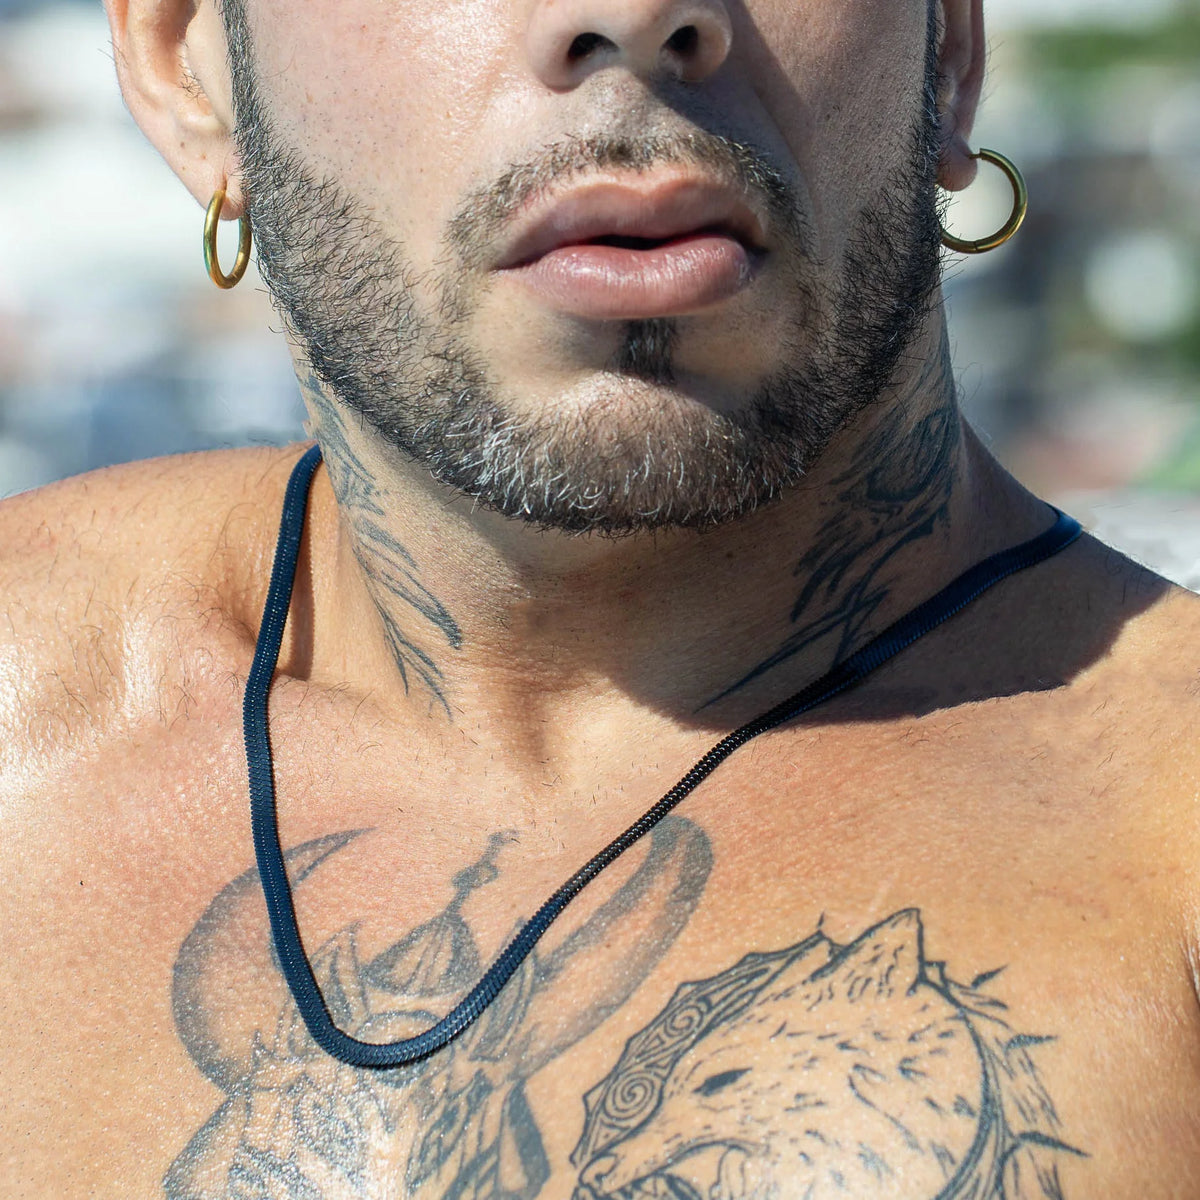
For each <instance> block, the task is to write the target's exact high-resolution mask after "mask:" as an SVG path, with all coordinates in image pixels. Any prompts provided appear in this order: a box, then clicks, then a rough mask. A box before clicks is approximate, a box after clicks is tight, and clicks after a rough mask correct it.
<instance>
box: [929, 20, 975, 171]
mask: <svg viewBox="0 0 1200 1200" xmlns="http://www.w3.org/2000/svg"><path fill="white" fill-rule="evenodd" d="M937 7H938V9H939V10H940V12H939V14H938V15H939V25H940V37H939V40H938V64H937V65H938V100H937V107H938V121H939V135H940V142H941V160H940V162H939V165H938V183H940V184H941V186H942V187H944V188H945V189H946V190H947V191H951V192H960V191H962V190H963V189H964V188H966V187H968V186H970V184H971V183H972V182H973V181H974V179H975V174H976V171H977V169H978V164H977V163H976V162H975V160H974V159H973V158H972V157H971V143H970V137H971V129H972V127H973V126H974V124H975V113H976V111H977V109H978V108H979V96H980V93H981V92H982V91H983V79H984V73H985V71H986V69H987V45H986V40H985V37H984V28H983V0H937Z"/></svg>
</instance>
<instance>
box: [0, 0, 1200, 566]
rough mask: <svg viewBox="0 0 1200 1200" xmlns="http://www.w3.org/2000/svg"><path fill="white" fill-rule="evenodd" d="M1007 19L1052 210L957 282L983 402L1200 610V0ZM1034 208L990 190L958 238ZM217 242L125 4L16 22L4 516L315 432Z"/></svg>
mask: <svg viewBox="0 0 1200 1200" xmlns="http://www.w3.org/2000/svg"><path fill="white" fill-rule="evenodd" d="M985 5H986V9H987V11H988V14H989V18H990V34H991V45H992V67H991V75H990V78H989V84H988V88H987V91H986V94H985V103H984V109H983V112H982V115H981V118H980V121H979V123H978V126H977V131H976V138H975V140H976V142H977V144H980V145H984V146H990V147H994V148H995V149H997V150H1001V151H1003V152H1004V153H1006V154H1008V155H1009V156H1010V157H1012V158H1014V159H1015V160H1016V161H1017V163H1018V164H1019V165H1020V166H1021V167H1022V169H1023V170H1024V172H1025V175H1026V178H1027V179H1028V182H1029V188H1030V193H1031V197H1032V206H1031V210H1030V215H1029V219H1028V221H1027V223H1026V226H1025V228H1024V229H1023V230H1022V232H1021V233H1020V235H1019V236H1018V237H1017V238H1016V239H1015V240H1014V241H1013V242H1012V243H1010V244H1009V245H1008V246H1006V247H1004V248H1003V249H1001V250H999V251H996V252H995V253H993V254H989V255H986V256H982V257H979V258H974V259H963V258H958V257H957V256H954V257H952V258H951V259H950V260H949V266H948V280H947V295H948V302H949V305H950V310H951V335H952V339H953V343H954V353H955V363H956V367H957V370H958V372H959V376H960V379H961V383H962V389H963V399H964V406H965V408H966V410H967V412H968V414H969V416H970V418H971V419H972V421H973V422H974V424H975V425H976V427H977V428H978V429H979V430H980V432H981V433H982V435H983V436H984V438H985V439H986V440H987V441H988V443H989V444H990V445H991V446H992V448H993V450H994V451H995V452H996V453H997V455H998V456H999V457H1000V458H1001V460H1002V461H1003V462H1005V463H1006V465H1008V467H1009V468H1010V469H1011V470H1013V471H1014V472H1015V473H1016V474H1017V476H1018V477H1020V478H1021V479H1022V480H1024V481H1025V482H1026V483H1028V484H1029V485H1030V486H1031V487H1033V488H1034V489H1035V490H1037V491H1039V492H1040V493H1041V494H1043V495H1045V496H1047V497H1048V498H1049V499H1051V500H1053V501H1055V502H1057V503H1060V504H1062V505H1064V506H1065V507H1068V508H1070V509H1071V510H1072V511H1074V512H1075V513H1076V514H1077V515H1078V516H1080V517H1081V519H1083V520H1084V521H1085V523H1086V524H1088V525H1089V526H1090V527H1092V528H1094V529H1095V530H1096V531H1097V532H1098V533H1099V534H1100V535H1101V536H1102V537H1104V538H1105V539H1106V540H1109V541H1112V542H1114V543H1116V544H1118V545H1120V546H1122V548H1124V549H1127V550H1129V551H1130V552H1131V553H1133V554H1134V555H1135V556H1136V557H1138V558H1141V559H1142V560H1143V561H1146V562H1148V563H1150V564H1151V565H1153V566H1155V567H1156V568H1158V569H1159V570H1162V571H1163V572H1164V573H1165V574H1168V575H1170V576H1171V577H1172V578H1174V579H1176V580H1177V581H1179V582H1181V583H1184V584H1186V585H1187V586H1191V587H1193V588H1196V589H1200V0H985ZM1010 200H1011V193H1010V192H1009V189H1008V185H1007V184H1006V182H1005V181H1004V178H1003V176H1002V175H1000V173H999V172H997V171H994V170H993V169H991V168H988V167H984V168H983V169H982V175H981V179H980V182H979V184H978V185H976V186H975V187H974V188H972V189H971V190H970V191H969V192H967V193H965V194H964V195H963V196H962V197H961V198H959V199H958V200H956V202H955V205H954V207H953V209H952V210H951V221H950V224H951V228H952V229H953V230H954V231H955V232H957V233H958V234H959V235H960V236H964V237H977V236H981V235H982V234H984V233H986V232H990V231H991V230H993V229H995V228H996V227H998V226H999V225H1000V224H1002V223H1003V221H1004V219H1005V217H1006V215H1007V213H1008V211H1009V207H1010ZM201 224H202V213H201V211H200V210H199V208H198V207H197V206H196V204H195V202H194V201H193V200H192V199H191V198H190V196H188V194H187V193H186V192H185V191H184V189H183V187H182V185H180V184H179V183H177V181H176V180H175V178H174V176H172V174H171V173H170V171H169V170H168V169H167V167H166V166H165V165H164V164H163V163H162V162H161V160H160V159H159V158H158V156H157V155H156V153H155V152H154V151H153V150H152V149H151V148H150V147H149V145H148V144H147V143H146V142H145V141H144V140H143V138H142V137H141V135H140V133H139V132H138V131H137V129H136V128H135V127H134V125H133V122H132V121H131V119H130V118H129V116H128V114H127V113H126V111H125V109H124V107H123V105H122V102H121V99H120V96H119V93H118V91H117V85H116V81H115V77H114V70H113V63H112V54H111V49H110V47H109V44H108V33H107V26H106V24H105V19H104V15H103V12H102V10H101V6H100V2H99V0H0V495H5V494H9V493H12V492H16V491H20V490H23V489H25V488H29V487H34V486H37V485H38V484H41V483H45V482H47V481H49V480H52V479H56V478H61V477H62V476H65V475H71V474H75V473H77V472H80V471H84V470H88V469H90V468H93V467H97V466H103V465H107V464H111V463H116V462H124V461H128V460H130V459H135V458H144V457H147V456H150V455H155V454H166V453H171V452H174V451H178V450H195V449H203V448H207V447H216V446H230V445H243V444H247V443H258V442H286V441H289V440H292V439H295V438H298V437H301V436H303V435H302V431H301V427H300V423H301V421H302V419H303V412H302V408H301V405H300V401H299V397H298V394H297V390H296V386H295V382H294V379H293V377H292V374H291V370H290V365H289V361H288V357H287V353H286V351H285V348H284V345H283V340H282V337H281V336H280V335H279V333H278V327H277V321H276V320H275V318H274V315H273V314H272V312H271V310H270V307H269V305H268V303H267V300H266V297H265V295H264V292H263V289H262V285H261V282H260V281H259V280H258V278H257V277H256V276H255V275H253V274H251V275H250V276H248V278H247V280H246V281H245V282H243V284H242V285H241V286H240V287H239V288H237V289H236V290H235V291H232V292H220V291H218V290H217V289H216V288H215V287H213V285H212V284H211V283H210V282H209V281H208V279H207V277H206V276H205V274H204V270H203V264H202V259H201V253H200V230H201ZM235 243H236V226H234V225H232V224H227V225H226V226H225V227H224V229H223V240H222V261H223V262H225V263H227V264H228V263H229V262H231V261H232V259H233V255H234V250H235Z"/></svg>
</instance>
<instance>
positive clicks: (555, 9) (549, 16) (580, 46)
mask: <svg viewBox="0 0 1200 1200" xmlns="http://www.w3.org/2000/svg"><path fill="white" fill-rule="evenodd" d="M732 44H733V25H732V22H731V21H730V18H729V12H728V9H727V8H726V6H725V3H724V0H624V3H621V2H620V0H541V2H540V3H539V4H538V5H537V7H536V9H535V11H534V14H533V17H532V19H531V21H530V25H529V55H530V59H531V61H532V65H533V68H534V71H535V72H536V73H537V75H538V77H539V78H540V79H541V80H542V82H543V83H545V84H546V85H547V86H548V87H552V88H554V89H555V90H557V91H561V90H566V89H569V88H572V87H576V86H577V85H578V84H580V83H582V82H583V80H584V79H586V78H587V77H588V76H589V75H591V74H592V73H593V72H595V71H597V70H601V69H603V68H604V67H610V66H623V67H625V68H626V69H627V70H630V71H632V72H633V73H635V74H637V75H640V76H642V77H644V78H656V77H662V76H667V77H673V78H676V79H680V80H683V81H685V82H687V83H700V82H702V81H703V80H705V79H707V78H708V77H709V76H710V75H712V74H714V73H715V72H716V71H717V70H718V68H720V66H721V64H722V63H723V62H724V61H725V60H726V59H727V58H728V57H729V52H730V49H731V47H732Z"/></svg>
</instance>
